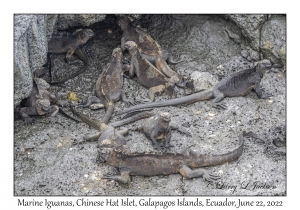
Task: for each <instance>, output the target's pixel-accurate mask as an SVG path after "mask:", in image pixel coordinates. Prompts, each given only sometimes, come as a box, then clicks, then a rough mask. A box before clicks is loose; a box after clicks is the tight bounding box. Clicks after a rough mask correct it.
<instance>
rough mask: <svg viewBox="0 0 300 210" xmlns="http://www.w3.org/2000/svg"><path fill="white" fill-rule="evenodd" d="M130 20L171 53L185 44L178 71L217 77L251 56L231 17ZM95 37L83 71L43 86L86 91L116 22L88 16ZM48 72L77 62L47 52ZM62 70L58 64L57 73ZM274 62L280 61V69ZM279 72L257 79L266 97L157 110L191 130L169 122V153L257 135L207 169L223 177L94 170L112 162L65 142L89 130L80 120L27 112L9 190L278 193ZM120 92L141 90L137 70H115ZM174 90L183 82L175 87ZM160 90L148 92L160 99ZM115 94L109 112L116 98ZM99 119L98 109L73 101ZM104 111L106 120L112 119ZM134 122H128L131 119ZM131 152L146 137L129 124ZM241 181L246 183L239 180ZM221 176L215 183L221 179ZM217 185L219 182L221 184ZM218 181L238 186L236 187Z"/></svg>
mask: <svg viewBox="0 0 300 210" xmlns="http://www.w3.org/2000/svg"><path fill="white" fill-rule="evenodd" d="M137 21H138V22H137V23H138V24H140V25H141V26H143V27H146V28H148V30H149V31H150V33H151V34H152V35H153V37H154V38H155V39H157V41H158V42H159V43H160V44H161V45H162V47H163V49H164V50H169V51H171V52H188V53H189V55H190V56H189V58H188V59H187V61H184V62H182V63H179V64H176V65H171V68H172V69H174V70H176V71H178V72H179V73H182V74H186V75H190V74H191V73H192V72H193V71H200V72H209V73H210V74H212V75H213V76H214V77H215V78H217V79H218V80H220V79H222V78H224V77H225V76H226V75H228V74H230V73H233V72H236V71H238V70H242V69H245V68H248V67H251V66H252V65H253V63H252V62H249V61H248V60H247V59H246V58H244V57H243V56H242V55H241V54H240V52H241V49H242V48H241V46H240V44H238V43H236V42H235V41H234V40H232V39H230V38H229V37H228V34H227V33H226V31H225V27H227V28H233V27H235V24H234V23H232V22H230V21H227V20H225V19H223V18H222V17H220V16H216V15H186V16H174V15H173V16H168V15H154V16H151V15H144V16H143V17H142V18H141V19H139V20H137ZM92 29H93V30H94V31H95V33H96V34H97V36H96V37H95V39H93V40H92V41H91V42H90V43H89V45H90V47H91V52H92V53H93V55H94V56H93V57H92V58H91V66H90V67H89V68H88V69H87V71H86V72H85V73H83V74H82V75H80V76H78V77H76V78H74V79H72V80H69V81H67V82H66V88H62V87H53V86H52V87H50V90H51V92H53V93H56V95H57V96H58V97H59V98H60V99H66V97H67V94H68V92H71V91H72V92H75V93H76V94H77V95H78V97H79V98H80V99H86V98H87V97H88V96H89V95H91V94H92V92H93V88H94V87H95V84H96V81H97V78H98V76H99V75H100V73H101V72H102V71H103V69H105V68H106V65H107V64H108V62H109V60H110V58H111V53H112V50H113V49H114V48H115V47H117V46H118V45H120V39H121V30H120V28H119V27H118V26H117V25H116V23H115V21H114V18H113V15H107V18H106V19H105V20H104V21H103V22H101V23H99V24H94V25H93V28H92ZM53 63H54V64H53V74H54V75H53V77H54V79H55V78H56V79H58V78H61V77H65V76H66V75H69V74H70V72H72V71H77V70H78V69H79V68H81V65H82V64H81V63H79V64H76V65H71V66H69V65H67V64H66V63H65V62H64V55H59V56H57V57H55V58H54V60H53ZM62 70H63V71H64V72H62ZM279 70H281V69H279ZM285 82H286V80H285V76H284V75H283V74H282V73H280V72H279V73H274V72H270V73H268V74H266V75H265V77H264V78H263V80H262V87H263V88H264V89H265V91H266V92H268V93H270V94H273V95H274V97H273V98H272V99H271V100H266V99H258V98H257V96H256V95H255V93H250V94H249V95H247V96H245V97H235V98H225V99H224V102H225V103H226V104H227V106H228V108H227V109H226V110H217V109H214V108H212V106H211V101H203V102H197V103H194V104H190V105H180V106H176V107H162V108H159V109H157V111H168V112H170V113H171V116H172V121H173V123H177V124H179V125H181V126H184V127H185V128H186V129H187V130H188V131H189V132H190V133H192V137H187V136H185V135H183V134H181V133H179V132H177V131H174V132H173V133H172V140H171V144H172V145H173V146H174V147H172V148H171V149H170V152H181V151H182V150H184V149H186V148H187V147H189V146H191V149H195V150H197V151H199V152H201V153H202V154H205V153H211V154H223V153H226V152H228V151H230V150H232V149H233V148H234V147H235V146H236V145H237V144H238V135H239V134H240V133H241V132H242V131H252V132H254V133H256V134H257V135H259V136H260V137H261V139H246V141H245V147H244V152H243V154H242V156H241V157H240V158H239V159H238V160H237V161H233V162H231V163H228V164H223V165H219V166H213V167H208V168H207V169H208V170H210V171H212V172H213V173H215V174H219V175H220V176H222V179H221V180H220V182H219V183H218V185H216V186H213V185H208V183H207V182H205V181H203V180H202V179H201V178H195V179H191V180H187V179H185V178H183V177H182V176H181V175H179V174H173V175H169V176H153V177H143V176H132V177H131V182H130V184H126V185H124V184H120V183H118V182H115V181H109V180H105V179H102V178H101V177H102V175H104V174H106V173H117V172H118V171H117V170H116V168H114V167H111V166H109V165H106V164H97V162H96V157H97V148H96V142H87V143H85V144H82V145H77V146H74V145H72V144H71V143H72V141H73V140H82V138H83V137H84V136H85V135H86V134H87V133H95V132H96V131H95V130H94V129H93V128H91V127H89V126H87V125H85V124H84V123H75V122H73V121H71V120H69V119H66V118H65V117H63V116H62V115H58V116H57V123H55V124H54V125H51V124H48V123H46V117H45V116H41V117H36V123H34V124H32V125H29V126H24V124H23V121H22V119H21V118H16V119H15V123H14V139H15V141H14V148H15V152H14V193H15V195H24V196H25V195H77V196H81V195H125V196H128V195H225V196H228V195H273V196H274V195H286V153H285V149H286V147H285V141H286V129H285V125H286V122H285V120H286V103H285V99H286V98H285V96H286V83H285ZM123 88H124V91H125V93H126V95H127V97H128V98H130V99H134V98H135V97H138V96H143V97H146V96H147V89H146V88H144V87H142V86H141V85H140V84H138V82H137V81H136V79H132V80H129V79H126V78H125V79H124V86H123ZM176 91H177V93H178V94H177V95H178V97H181V96H183V95H184V91H183V90H181V89H179V88H177V87H176ZM166 99H167V97H166V96H159V97H157V99H156V100H158V101H159V100H166ZM125 106H126V105H125V103H123V102H121V101H120V102H117V103H116V104H115V111H119V110H121V109H123V108H124V107H125ZM79 110H80V111H82V112H84V113H86V114H89V115H90V116H92V117H94V118H98V119H100V118H101V117H102V116H103V114H104V110H96V111H91V110H89V109H79ZM118 119H119V117H117V116H113V117H112V119H111V121H116V120H118ZM139 123H140V122H137V123H135V124H133V125H132V126H136V125H138V124H139ZM126 139H127V144H128V145H129V148H130V151H131V152H150V151H153V147H152V145H151V143H150V141H149V140H148V139H147V138H146V137H145V136H144V135H143V134H142V133H140V132H136V131H131V132H129V135H128V136H127V137H126ZM247 183H249V185H248V187H247V188H246V189H243V187H244V186H245V185H246V184H247ZM222 184H224V185H222ZM255 184H262V185H263V184H266V185H269V186H274V189H266V188H255V189H254V188H253V186H254V185H255ZM222 186H223V187H222ZM224 186H237V188H236V190H232V189H230V188H228V187H227V188H226V187H224Z"/></svg>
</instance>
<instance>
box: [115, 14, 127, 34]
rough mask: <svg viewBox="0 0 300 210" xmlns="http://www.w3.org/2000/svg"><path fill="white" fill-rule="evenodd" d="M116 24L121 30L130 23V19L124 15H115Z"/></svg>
mask: <svg viewBox="0 0 300 210" xmlns="http://www.w3.org/2000/svg"><path fill="white" fill-rule="evenodd" d="M117 24H118V25H119V26H120V28H121V29H122V30H126V29H127V28H128V26H129V25H130V19H129V18H128V17H126V16H124V15H122V16H119V17H117Z"/></svg>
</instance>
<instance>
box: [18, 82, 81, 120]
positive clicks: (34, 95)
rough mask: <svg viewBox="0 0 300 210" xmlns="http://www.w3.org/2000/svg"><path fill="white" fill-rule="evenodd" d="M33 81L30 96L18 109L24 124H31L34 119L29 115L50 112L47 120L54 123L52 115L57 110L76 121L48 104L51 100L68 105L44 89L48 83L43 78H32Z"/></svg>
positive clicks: (60, 110)
mask: <svg viewBox="0 0 300 210" xmlns="http://www.w3.org/2000/svg"><path fill="white" fill-rule="evenodd" d="M33 81H34V82H33V88H32V91H31V94H30V96H29V97H28V98H27V99H26V101H25V107H22V108H21V109H20V111H19V113H20V115H21V117H22V118H23V120H24V122H25V124H26V125H28V124H31V123H33V121H34V119H32V118H31V117H30V115H40V116H41V115H46V114H50V119H49V121H50V122H51V123H54V122H55V119H54V116H55V115H57V113H58V112H60V113H62V114H63V115H65V116H67V117H69V118H71V119H73V120H75V121H78V119H76V118H74V117H72V116H71V115H69V114H67V113H66V112H64V111H63V110H62V109H61V108H59V107H58V106H57V105H51V104H50V102H52V103H56V104H58V105H60V106H66V105H68V102H67V101H62V100H58V99H57V98H56V96H55V95H53V94H51V93H50V92H49V91H47V90H46V89H47V87H48V86H49V84H48V83H47V82H46V81H45V80H43V79H41V78H34V79H33Z"/></svg>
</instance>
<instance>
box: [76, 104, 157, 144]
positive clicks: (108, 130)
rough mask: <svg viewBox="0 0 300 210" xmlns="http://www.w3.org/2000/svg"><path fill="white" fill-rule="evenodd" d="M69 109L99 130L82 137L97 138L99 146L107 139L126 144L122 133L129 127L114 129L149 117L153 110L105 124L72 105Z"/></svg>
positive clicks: (89, 139)
mask: <svg viewBox="0 0 300 210" xmlns="http://www.w3.org/2000/svg"><path fill="white" fill-rule="evenodd" d="M70 109H71V111H72V112H73V114H75V115H76V116H77V117H79V118H80V119H81V120H82V121H83V122H85V123H86V124H88V125H90V126H92V127H93V128H95V129H97V130H98V131H99V132H97V133H96V134H89V135H87V136H85V137H84V140H85V141H93V140H98V146H99V147H102V146H103V145H105V144H109V142H108V141H107V140H109V139H114V140H115V141H117V142H118V144H120V145H123V144H126V142H125V139H124V136H123V135H125V134H127V133H128V131H129V129H123V130H121V131H117V130H115V128H116V127H120V126H123V125H127V124H129V123H132V122H135V121H137V120H141V119H144V118H148V117H151V116H153V115H154V112H150V111H147V112H142V113H139V114H136V115H134V116H132V117H129V118H127V119H124V120H120V121H116V122H113V123H111V124H109V125H107V121H103V120H102V119H101V120H96V119H92V118H90V117H88V116H87V115H85V114H83V113H80V112H78V111H76V110H75V109H74V108H73V107H70ZM104 120H106V119H104ZM76 143H78V142H76ZM113 143H114V142H113ZM120 145H119V146H120ZM119 146H118V147H119Z"/></svg>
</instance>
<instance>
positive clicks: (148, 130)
mask: <svg viewBox="0 0 300 210" xmlns="http://www.w3.org/2000/svg"><path fill="white" fill-rule="evenodd" d="M170 121H171V116H170V114H169V113H168V112H162V113H159V114H157V115H156V116H153V117H150V118H148V119H147V120H146V122H145V123H144V124H142V125H139V126H138V127H137V128H136V130H138V131H142V132H143V133H144V134H145V136H146V137H147V138H148V139H150V140H151V141H152V145H153V147H154V148H155V149H157V150H160V149H164V148H169V147H170V141H171V129H177V130H178V131H180V132H182V133H185V134H188V135H190V134H189V133H188V132H187V131H186V130H184V129H183V128H180V127H179V126H175V125H173V124H170ZM162 139H163V140H164V145H159V144H158V143H157V140H162Z"/></svg>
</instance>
